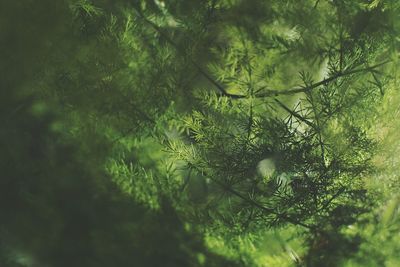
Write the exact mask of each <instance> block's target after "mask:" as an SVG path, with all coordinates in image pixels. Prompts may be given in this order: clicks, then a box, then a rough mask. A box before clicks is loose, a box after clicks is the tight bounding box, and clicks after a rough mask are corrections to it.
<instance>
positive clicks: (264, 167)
mask: <svg viewBox="0 0 400 267" xmlns="http://www.w3.org/2000/svg"><path fill="white" fill-rule="evenodd" d="M257 171H258V173H259V174H260V175H261V176H263V177H271V176H272V174H273V173H274V172H275V162H274V160H273V159H271V158H266V159H263V160H261V161H260V162H259V163H258V164H257Z"/></svg>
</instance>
